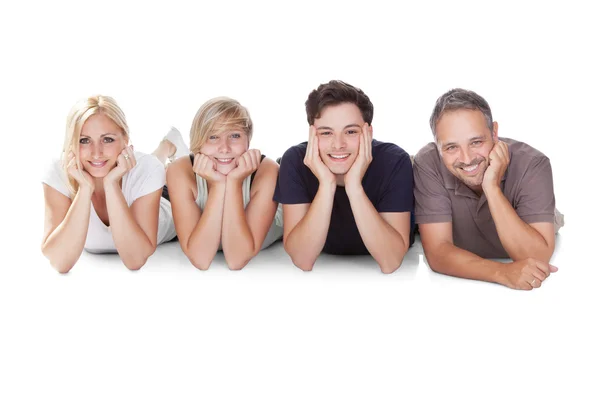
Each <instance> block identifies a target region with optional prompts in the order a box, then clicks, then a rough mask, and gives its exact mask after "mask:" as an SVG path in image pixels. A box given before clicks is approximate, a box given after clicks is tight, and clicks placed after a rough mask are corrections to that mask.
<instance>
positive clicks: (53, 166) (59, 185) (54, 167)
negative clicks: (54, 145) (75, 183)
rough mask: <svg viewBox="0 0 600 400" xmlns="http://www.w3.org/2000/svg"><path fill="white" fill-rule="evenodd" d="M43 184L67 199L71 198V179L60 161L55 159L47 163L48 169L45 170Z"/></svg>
mask: <svg viewBox="0 0 600 400" xmlns="http://www.w3.org/2000/svg"><path fill="white" fill-rule="evenodd" d="M42 183H45V184H46V185H48V186H50V187H51V188H53V189H55V190H57V191H58V192H60V193H62V194H63V195H65V196H67V197H71V196H70V192H69V179H68V177H67V174H66V172H65V170H64V169H63V166H62V162H61V160H59V159H56V158H54V159H52V160H50V161H49V162H47V163H46V168H44V172H43V175H42Z"/></svg>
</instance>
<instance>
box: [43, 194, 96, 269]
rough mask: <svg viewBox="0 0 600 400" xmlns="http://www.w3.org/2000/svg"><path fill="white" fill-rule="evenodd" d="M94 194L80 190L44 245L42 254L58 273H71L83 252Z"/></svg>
mask: <svg viewBox="0 0 600 400" xmlns="http://www.w3.org/2000/svg"><path fill="white" fill-rule="evenodd" d="M92 193H93V192H92V190H90V189H85V188H80V189H79V191H78V192H77V194H76V195H75V198H74V199H73V202H72V203H71V207H70V208H69V211H67V214H66V215H65V218H64V220H63V221H62V222H61V223H60V224H59V225H58V226H57V227H56V229H54V231H53V232H52V233H50V235H48V237H47V238H46V239H45V240H44V242H43V243H42V253H43V254H44V256H46V258H48V260H49V261H50V264H51V265H52V266H53V267H54V268H55V269H56V270H57V271H58V272H61V273H66V272H69V270H70V269H71V268H73V266H74V265H75V263H76V262H77V260H78V259H79V257H80V256H81V253H82V252H83V248H84V246H85V240H86V237H87V231H88V227H89V223H90V208H91V206H92Z"/></svg>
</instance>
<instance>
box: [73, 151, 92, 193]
mask: <svg viewBox="0 0 600 400" xmlns="http://www.w3.org/2000/svg"><path fill="white" fill-rule="evenodd" d="M67 172H68V173H69V175H70V176H71V177H72V178H73V179H75V181H76V182H77V184H78V185H79V188H88V189H90V190H91V191H92V192H93V191H94V189H95V188H96V184H95V183H94V178H92V176H91V175H90V174H89V173H88V172H87V171H86V170H84V169H83V167H82V166H81V163H80V162H77V160H76V159H75V153H73V152H72V151H70V152H69V154H68V156H67Z"/></svg>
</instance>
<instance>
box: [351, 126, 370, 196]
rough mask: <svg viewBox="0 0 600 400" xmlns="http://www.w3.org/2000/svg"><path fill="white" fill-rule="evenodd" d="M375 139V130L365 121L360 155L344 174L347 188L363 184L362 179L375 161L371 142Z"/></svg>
mask: <svg viewBox="0 0 600 400" xmlns="http://www.w3.org/2000/svg"><path fill="white" fill-rule="evenodd" d="M372 140H373V130H372V129H371V128H370V127H369V124H368V123H366V122H365V124H364V125H363V127H362V133H361V134H360V137H359V142H358V155H357V156H356V159H355V160H354V163H353V164H352V167H350V169H349V170H348V172H347V173H346V175H344V185H345V186H346V188H353V187H358V186H361V185H362V179H363V177H364V176H365V172H366V171H367V168H369V165H370V164H371V161H373V150H372V148H371V142H372Z"/></svg>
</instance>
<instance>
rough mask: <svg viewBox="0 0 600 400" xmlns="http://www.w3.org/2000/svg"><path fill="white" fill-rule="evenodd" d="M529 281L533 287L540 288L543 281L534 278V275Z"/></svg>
mask: <svg viewBox="0 0 600 400" xmlns="http://www.w3.org/2000/svg"><path fill="white" fill-rule="evenodd" d="M528 283H529V285H530V286H531V288H532V289H538V288H539V287H541V286H542V281H540V280H539V279H537V278H534V277H532V278H531V280H530V281H529V282H528Z"/></svg>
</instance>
